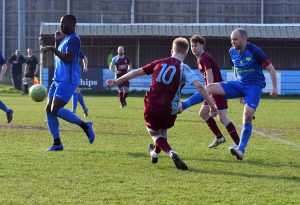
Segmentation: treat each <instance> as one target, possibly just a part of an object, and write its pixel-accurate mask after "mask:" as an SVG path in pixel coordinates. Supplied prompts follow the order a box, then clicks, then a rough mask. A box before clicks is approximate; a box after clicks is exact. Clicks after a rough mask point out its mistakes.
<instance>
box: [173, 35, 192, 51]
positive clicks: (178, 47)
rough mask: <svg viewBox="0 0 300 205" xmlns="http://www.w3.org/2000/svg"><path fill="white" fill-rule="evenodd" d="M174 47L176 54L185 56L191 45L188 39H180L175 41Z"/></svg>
mask: <svg viewBox="0 0 300 205" xmlns="http://www.w3.org/2000/svg"><path fill="white" fill-rule="evenodd" d="M172 47H173V49H174V50H175V52H177V53H182V54H183V53H186V52H188V50H189V48H190V45H189V42H188V40H187V39H186V38H183V37H178V38H175V39H174V41H173V46H172Z"/></svg>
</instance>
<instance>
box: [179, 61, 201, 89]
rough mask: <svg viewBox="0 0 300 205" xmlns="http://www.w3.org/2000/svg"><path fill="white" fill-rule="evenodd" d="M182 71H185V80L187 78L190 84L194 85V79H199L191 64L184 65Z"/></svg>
mask: <svg viewBox="0 0 300 205" xmlns="http://www.w3.org/2000/svg"><path fill="white" fill-rule="evenodd" d="M182 73H183V80H185V81H186V82H187V83H188V84H190V85H192V84H193V82H194V81H196V80H198V81H199V79H198V77H197V76H196V74H195V73H194V72H193V71H192V69H191V68H190V66H188V65H187V64H183V65H182Z"/></svg>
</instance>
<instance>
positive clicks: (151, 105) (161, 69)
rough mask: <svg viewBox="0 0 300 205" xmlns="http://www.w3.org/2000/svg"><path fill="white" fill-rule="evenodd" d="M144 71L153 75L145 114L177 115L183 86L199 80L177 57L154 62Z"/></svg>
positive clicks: (147, 95)
mask: <svg viewBox="0 0 300 205" xmlns="http://www.w3.org/2000/svg"><path fill="white" fill-rule="evenodd" d="M142 69H143V71H144V72H145V73H146V74H148V75H150V74H152V81H151V84H150V88H149V91H148V92H147V93H146V95H145V101H144V103H145V107H144V112H151V113H157V114H161V115H164V114H165V115H171V114H172V115H176V113H177V111H178V110H177V109H178V108H177V102H178V101H179V98H180V89H181V86H183V85H184V83H185V82H186V81H189V82H194V81H195V80H198V79H197V78H196V76H195V74H194V72H193V71H192V70H191V69H190V67H189V66H188V65H186V64H183V63H182V61H181V60H179V59H177V58H176V57H169V58H164V59H160V60H156V61H153V62H152V63H150V64H148V65H145V66H144V67H142Z"/></svg>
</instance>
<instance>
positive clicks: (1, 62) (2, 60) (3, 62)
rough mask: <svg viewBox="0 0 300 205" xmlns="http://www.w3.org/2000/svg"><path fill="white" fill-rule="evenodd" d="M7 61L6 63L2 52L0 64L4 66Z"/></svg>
mask: <svg viewBox="0 0 300 205" xmlns="http://www.w3.org/2000/svg"><path fill="white" fill-rule="evenodd" d="M5 63H6V61H5V60H4V58H3V56H2V53H0V66H2V65H3V64H5Z"/></svg>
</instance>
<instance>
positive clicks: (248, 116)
mask: <svg viewBox="0 0 300 205" xmlns="http://www.w3.org/2000/svg"><path fill="white" fill-rule="evenodd" d="M253 115H254V113H251V112H245V113H244V121H245V122H246V123H250V122H252V119H253Z"/></svg>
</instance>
